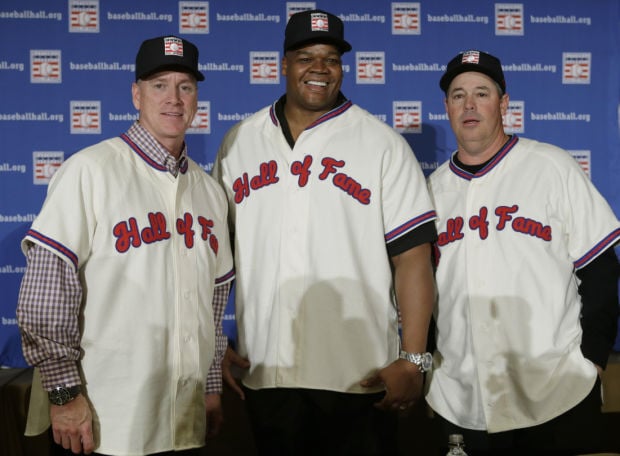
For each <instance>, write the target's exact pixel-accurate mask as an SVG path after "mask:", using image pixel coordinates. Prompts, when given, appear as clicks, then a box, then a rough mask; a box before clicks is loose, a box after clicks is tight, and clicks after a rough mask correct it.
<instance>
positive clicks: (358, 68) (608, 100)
mask: <svg viewBox="0 0 620 456" xmlns="http://www.w3.org/2000/svg"><path fill="white" fill-rule="evenodd" d="M619 5H620V2H618V0H590V1H588V2H585V1H583V0H563V1H540V0H523V1H522V2H520V3H496V2H493V1H491V0H478V1H476V2H462V1H460V0H444V1H441V2H437V1H432V0H422V1H419V2H390V1H387V0H339V1H337V2H335V1H327V0H325V1H314V2H285V1H280V0H263V1H261V2H256V1H249V0H212V1H173V0H136V1H131V2H127V1H125V0H2V2H1V4H0V87H1V92H0V93H1V97H2V102H1V103H0V290H1V291H2V293H1V295H0V318H1V320H0V365H4V366H12V367H19V366H24V365H25V362H24V360H23V358H22V354H21V348H20V340H19V332H18V329H17V323H16V320H15V307H16V302H17V295H18V291H19V284H20V281H21V278H22V274H23V271H24V267H25V260H24V258H23V256H22V254H21V251H20V249H19V243H20V240H21V238H22V237H23V236H24V234H25V232H26V230H27V228H28V227H29V226H30V223H31V222H32V220H33V219H34V217H35V216H36V214H37V212H38V210H39V209H40V206H41V204H42V202H43V199H44V197H45V193H46V190H47V183H48V181H49V178H50V176H51V175H52V174H53V172H54V171H55V170H56V169H57V168H58V166H60V164H61V163H62V162H63V160H65V159H66V158H67V157H69V156H70V155H71V154H73V153H74V152H76V151H77V150H79V149H81V148H83V147H85V146H88V145H90V144H92V143H95V142H98V141H100V140H102V139H104V138H107V137H110V136H115V135H118V134H120V133H121V132H123V131H125V130H126V129H127V127H128V126H129V125H130V123H131V122H132V121H133V120H134V119H136V118H137V115H136V112H135V110H134V108H133V105H132V103H131V92H130V85H131V82H132V81H133V70H134V58H135V53H136V51H137V49H138V47H139V45H140V43H141V42H142V41H143V40H144V39H146V38H151V37H154V36H159V35H164V34H175V35H177V36H183V37H184V38H187V39H189V40H190V41H193V42H194V43H196V44H197V45H198V47H199V49H200V69H201V71H202V72H203V73H204V74H205V76H206V81H205V82H204V83H201V85H200V93H199V100H200V102H199V112H198V114H197V117H196V119H195V121H194V124H193V127H192V130H191V131H190V134H189V135H188V138H187V143H188V145H189V152H190V155H191V156H192V157H193V158H194V159H195V160H196V161H197V162H198V163H199V164H200V165H201V166H202V167H203V168H204V169H205V170H206V171H210V169H211V166H212V163H213V159H214V155H215V152H216V150H217V147H218V145H219V143H220V140H221V138H222V136H223V135H224V133H225V132H226V130H227V129H228V128H230V127H231V126H232V125H233V124H234V123H235V122H237V121H239V120H241V119H242V118H244V117H246V116H248V115H250V114H251V113H253V112H255V111H256V110H258V109H259V108H261V107H263V106H264V105H266V104H270V103H271V102H273V101H274V100H275V99H276V98H277V97H278V96H280V95H281V94H282V93H283V92H284V79H283V78H281V76H280V59H281V57H282V42H283V36H284V35H283V34H284V27H285V24H286V21H287V20H288V17H289V16H290V14H292V13H294V12H296V11H299V10H303V9H309V8H314V7H316V8H323V9H327V10H329V11H330V12H332V13H334V14H336V15H338V16H339V17H340V18H341V19H342V20H343V21H344V23H345V31H346V36H347V40H348V41H349V42H351V43H352V45H353V51H352V52H350V53H347V54H345V56H344V66H345V68H344V69H345V82H344V85H343V92H344V94H345V95H346V96H347V97H349V98H350V99H352V100H353V101H354V102H355V103H358V104H360V105H361V106H363V107H364V108H366V109H368V110H369V111H370V112H372V113H373V114H375V115H376V116H377V117H379V118H380V119H382V120H384V121H385V122H386V123H388V124H390V125H392V126H394V127H395V128H396V129H397V130H398V131H400V132H401V133H402V134H403V135H404V136H405V137H406V138H407V140H408V141H409V143H410V144H411V145H412V147H413V149H414V151H415V153H416V156H417V157H418V159H419V161H420V163H421V165H422V167H423V169H424V171H425V173H426V174H428V173H429V172H430V171H432V170H433V169H435V168H436V167H437V165H438V164H439V163H441V162H443V161H445V160H446V159H447V158H448V157H449V154H450V152H451V151H452V150H453V149H454V148H455V142H454V139H453V136H452V134H451V132H450V126H449V123H448V121H447V117H446V115H445V111H444V107H443V97H442V92H441V91H440V89H439V87H438V81H439V78H440V76H441V74H442V72H443V71H444V69H445V64H446V63H447V62H448V61H449V60H450V58H452V57H453V56H454V55H456V53H458V52H459V51H462V50H466V49H469V48H478V49H482V50H486V51H488V52H490V53H492V54H495V55H497V56H498V57H500V58H501V60H502V64H503V69H504V72H505V76H506V79H507V84H508V92H509V94H510V96H511V102H510V107H509V113H508V114H507V115H506V117H505V119H504V123H505V125H506V127H507V129H508V131H510V132H514V133H517V134H519V135H522V136H527V137H532V138H536V139H539V140H542V141H547V142H551V143H554V144H557V145H558V146H560V147H563V148H565V149H567V150H569V151H570V152H571V153H572V154H573V155H574V156H575V158H576V159H577V160H578V161H579V162H580V163H581V165H582V166H583V168H584V169H585V170H586V172H587V173H588V174H589V175H590V177H591V179H592V181H593V182H594V184H595V185H596V186H597V187H598V188H599V190H600V191H601V192H602V193H603V195H604V196H605V197H606V198H607V200H608V201H609V202H610V204H611V205H612V207H613V208H614V210H615V212H616V215H618V214H620V192H619V185H618V176H619V175H620V133H619V132H620V125H619V111H620V77H619V75H620V71H619V66H620V63H619V62H620V6H619ZM226 323H227V330H228V331H232V330H233V325H232V323H233V322H232V319H231V314H230V309H229V313H228V317H227V321H226ZM615 349H616V350H620V337H619V338H618V341H617V342H616V347H615Z"/></svg>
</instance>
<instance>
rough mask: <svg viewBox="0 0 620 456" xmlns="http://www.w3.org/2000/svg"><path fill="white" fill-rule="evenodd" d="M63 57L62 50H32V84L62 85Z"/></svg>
mask: <svg viewBox="0 0 620 456" xmlns="http://www.w3.org/2000/svg"><path fill="white" fill-rule="evenodd" d="M61 56H62V52H61V51H60V50H31V51H30V82H32V83H33V84H38V83H41V84H60V83H61V82H62V65H61V61H62V59H61Z"/></svg>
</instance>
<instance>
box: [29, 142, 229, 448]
mask: <svg viewBox="0 0 620 456" xmlns="http://www.w3.org/2000/svg"><path fill="white" fill-rule="evenodd" d="M27 242H34V243H36V244H39V245H41V246H43V247H44V248H47V249H49V250H51V251H52V252H54V253H55V254H56V255H58V256H59V257H60V258H62V259H63V260H64V261H65V262H67V263H68V264H70V265H71V266H72V267H73V268H74V269H75V270H76V271H77V272H78V273H79V276H80V280H81V282H82V284H83V302H84V304H83V306H82V309H81V314H80V318H81V323H82V327H83V330H82V334H81V343H80V348H81V350H82V351H83V356H82V358H81V360H80V367H81V369H82V371H83V374H84V385H85V388H86V392H87V397H88V399H89V401H90V402H91V404H92V407H93V411H94V413H93V416H94V417H95V431H96V433H97V434H98V435H99V438H100V442H101V443H100V446H99V447H98V449H97V451H98V452H101V453H108V452H109V453H110V454H113V453H114V454H117V453H118V452H122V453H123V454H144V453H149V454H150V453H155V452H160V451H163V450H170V449H173V448H176V449H182V448H188V447H192V446H194V447H197V446H202V445H204V433H205V426H206V419H205V416H206V415H205V410H204V399H203V394H204V391H205V382H206V377H207V373H208V370H209V368H210V366H211V362H212V360H213V356H214V350H215V346H214V345H215V328H214V319H213V307H212V300H213V288H214V286H215V285H216V284H220V283H225V282H227V281H230V280H232V278H233V277H234V269H233V261H232V252H231V250H230V242H229V234H228V225H227V203H226V199H225V195H224V193H223V191H222V189H221V188H220V186H219V185H218V184H217V182H215V181H214V180H213V179H212V178H211V177H210V176H209V175H207V174H206V173H205V172H204V171H203V170H202V169H201V168H200V167H199V166H198V165H197V164H196V163H194V162H193V161H192V160H190V159H188V166H187V167H186V168H185V169H182V170H181V172H180V173H179V175H178V176H177V177H174V176H173V175H172V174H171V173H169V172H168V170H167V169H166V168H165V167H162V166H160V165H158V164H157V163H154V162H152V161H151V160H150V159H149V158H148V156H146V155H145V154H144V153H143V152H142V151H141V150H140V149H139V148H138V147H137V146H136V145H135V144H133V143H132V142H131V141H130V140H129V139H128V138H125V141H124V140H123V139H121V138H113V139H108V140H105V141H103V142H100V143H98V144H96V145H94V146H91V147H89V148H86V149H84V150H82V151H80V152H78V153H76V154H74V155H73V156H71V157H70V158H69V159H68V160H67V161H66V162H65V163H64V164H63V165H62V166H61V167H60V169H59V170H58V171H57V172H56V174H55V175H54V177H53V179H52V181H51V183H50V186H49V190H48V195H47V198H46V200H45V202H44V204H43V207H42V209H41V212H40V213H39V215H38V217H37V218H36V219H35V221H34V223H33V224H32V227H31V229H30V230H29V231H28V233H27V235H26V237H25V239H24V241H23V248H24V250H25V249H26V248H27V246H26V243H27ZM128 419H130V421H131V423H130V424H131V425H128V421H127V420H128ZM171 419H172V423H171V421H170V420H171Z"/></svg>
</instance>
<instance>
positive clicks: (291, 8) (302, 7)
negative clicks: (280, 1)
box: [286, 2, 316, 22]
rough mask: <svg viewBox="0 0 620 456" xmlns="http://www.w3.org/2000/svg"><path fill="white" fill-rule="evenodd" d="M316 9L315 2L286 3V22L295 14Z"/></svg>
mask: <svg viewBox="0 0 620 456" xmlns="http://www.w3.org/2000/svg"><path fill="white" fill-rule="evenodd" d="M313 9H316V2H286V22H288V20H289V19H290V18H291V16H292V15H293V14H295V13H300V12H302V11H307V10H313Z"/></svg>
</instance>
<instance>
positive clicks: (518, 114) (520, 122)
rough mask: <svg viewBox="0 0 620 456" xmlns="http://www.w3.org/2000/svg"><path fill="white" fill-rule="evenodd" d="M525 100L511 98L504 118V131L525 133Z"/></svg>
mask: <svg viewBox="0 0 620 456" xmlns="http://www.w3.org/2000/svg"><path fill="white" fill-rule="evenodd" d="M524 119H525V102H523V101H516V100H515V101H513V100H510V102H509V103H508V109H506V114H504V117H503V118H502V120H503V123H504V131H505V132H506V133H508V134H512V133H525V123H524Z"/></svg>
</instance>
